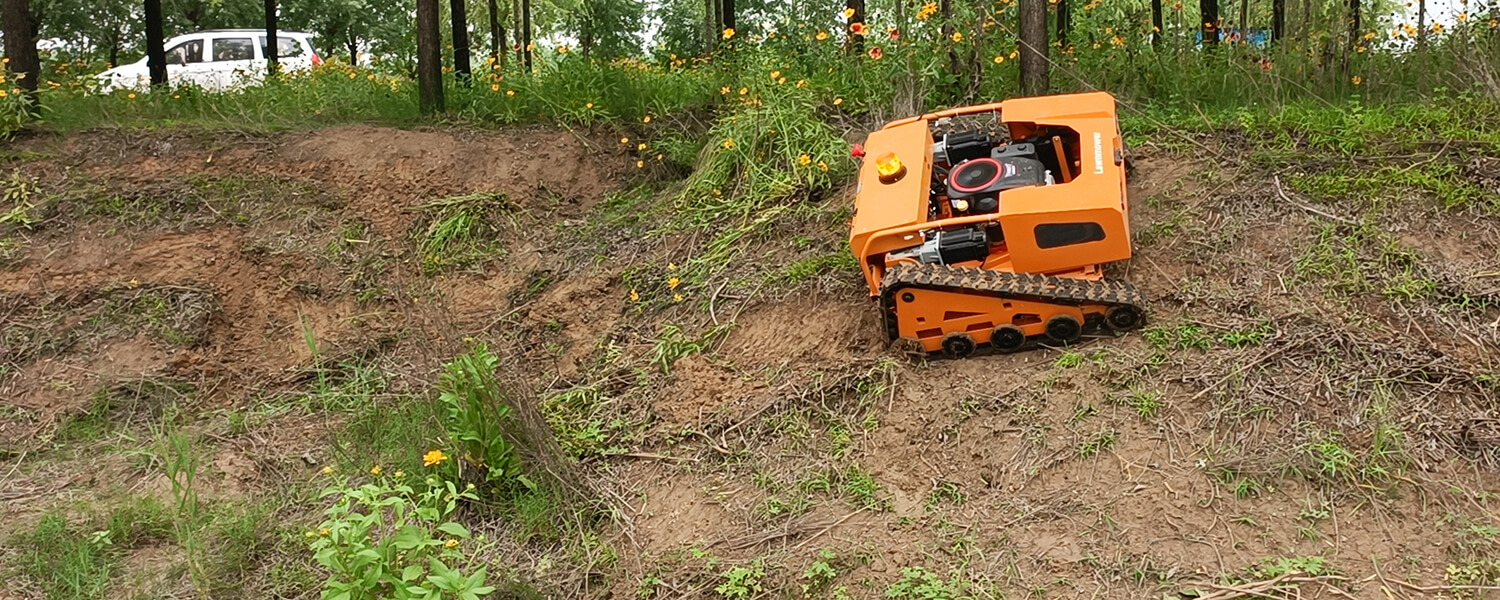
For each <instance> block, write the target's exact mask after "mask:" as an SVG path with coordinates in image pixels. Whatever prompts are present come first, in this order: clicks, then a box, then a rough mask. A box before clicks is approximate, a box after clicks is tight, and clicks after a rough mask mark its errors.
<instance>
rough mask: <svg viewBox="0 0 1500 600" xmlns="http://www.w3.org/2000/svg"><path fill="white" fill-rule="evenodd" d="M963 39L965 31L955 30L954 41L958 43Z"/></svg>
mask: <svg viewBox="0 0 1500 600" xmlns="http://www.w3.org/2000/svg"><path fill="white" fill-rule="evenodd" d="M962 41H964V32H962V31H955V32H953V43H955V44H957V43H960V42H962Z"/></svg>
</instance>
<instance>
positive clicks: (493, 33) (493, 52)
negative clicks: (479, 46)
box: [489, 0, 505, 67]
mask: <svg viewBox="0 0 1500 600" xmlns="http://www.w3.org/2000/svg"><path fill="white" fill-rule="evenodd" d="M489 9H490V60H492V61H494V62H495V65H496V66H500V67H504V66H505V30H504V29H501V28H500V2H499V1H498V0H490V5H489Z"/></svg>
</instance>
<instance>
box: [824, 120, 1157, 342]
mask: <svg viewBox="0 0 1500 600" xmlns="http://www.w3.org/2000/svg"><path fill="white" fill-rule="evenodd" d="M986 113H989V114H986ZM990 114H992V115H994V117H995V118H994V121H995V122H998V124H999V126H1000V127H1003V128H1005V129H1008V133H1009V134H1010V139H1014V140H1021V139H1025V138H1033V136H1041V137H1042V138H1044V139H1046V142H1045V143H1044V144H1038V145H1037V150H1036V151H1037V153H1038V154H1041V153H1042V152H1047V153H1051V156H1050V157H1049V158H1051V157H1057V160H1056V163H1054V165H1055V166H1057V167H1058V168H1057V169H1056V171H1057V172H1055V173H1051V174H1052V176H1053V179H1054V183H1052V184H1050V185H1031V186H1024V187H1013V188H1010V189H1003V190H1002V191H1000V192H998V194H997V195H998V202H999V206H998V209H997V210H995V211H994V212H989V213H983V214H961V215H959V216H954V215H952V214H951V212H956V211H949V209H948V206H947V203H946V201H944V202H939V203H937V204H936V205H935V206H941V207H942V209H941V210H940V211H939V214H937V215H936V216H935V217H930V213H929V206H930V205H934V204H933V202H934V201H933V200H932V198H934V197H937V198H944V199H945V198H946V197H944V196H941V195H940V194H941V191H939V192H932V190H933V189H934V181H933V173H934V169H935V167H936V166H937V165H935V164H934V163H935V159H934V156H933V151H934V146H935V142H934V135H933V126H934V122H936V121H938V120H940V119H945V118H948V117H960V116H964V115H977V116H978V117H988V116H989V115H990ZM1034 139H1035V138H1034ZM1064 140H1068V141H1066V142H1065V141H1064ZM1064 146H1067V148H1066V149H1064ZM865 151H866V153H867V155H868V156H870V157H872V158H873V157H878V156H883V155H885V154H886V153H895V155H896V156H897V157H898V158H899V159H900V160H901V162H902V163H903V164H904V165H905V167H906V173H905V175H904V176H903V177H900V178H899V179H896V180H895V181H890V180H889V179H887V180H884V181H883V180H882V179H881V176H880V173H879V172H878V170H877V168H876V164H875V163H876V161H875V160H866V161H864V164H863V165H862V167H861V169H860V173H859V187H858V191H857V195H856V202H855V213H854V217H853V219H852V220H851V222H850V237H849V241H850V246H851V250H852V251H853V253H854V255H855V257H856V258H857V259H859V262H860V266H861V270H862V272H863V275H864V277H865V280H866V283H867V284H868V285H869V291H870V295H871V296H878V295H879V294H880V293H881V280H882V278H883V277H884V274H885V271H886V269H887V266H888V265H889V264H890V263H891V262H892V261H894V260H912V259H911V258H907V257H902V258H899V259H897V258H892V257H891V256H890V254H891V253H893V252H905V253H910V252H912V251H914V249H916V248H917V247H919V246H921V245H922V244H923V242H924V241H925V240H927V239H928V236H930V235H931V233H932V232H935V231H939V230H953V229H957V228H961V227H973V226H975V225H979V226H980V227H981V228H985V230H992V229H993V225H992V224H998V225H999V231H1000V232H1003V241H999V242H992V243H991V246H990V250H989V252H990V254H989V256H988V257H987V258H985V259H984V260H982V261H979V260H974V261H970V262H969V263H967V264H958V265H955V266H970V267H979V268H984V269H989V270H996V271H1008V272H1015V273H1038V274H1046V275H1052V276H1058V277H1071V278H1079V279H1090V280H1094V279H1099V278H1100V276H1101V270H1100V268H1099V266H1100V265H1102V264H1104V263H1107V262H1112V261H1118V260H1124V259H1127V258H1130V255H1131V244H1130V224H1129V219H1128V210H1129V207H1128V204H1127V199H1126V184H1125V170H1124V147H1123V141H1122V139H1121V137H1120V132H1119V125H1118V121H1117V118H1116V111H1115V101H1114V97H1113V96H1110V95H1109V94H1107V93H1104V92H1093V93H1085V94H1068V95H1059V96H1043V97H1033V98H1018V99H1012V100H1006V101H1004V102H999V103H994V104H985V105H980V106H970V107H962V108H955V109H950V110H945V111H940V112H935V113H929V114H925V115H921V116H916V117H908V118H905V119H899V120H896V121H892V122H890V123H889V124H887V125H886V126H885V127H884V128H882V129H880V130H878V131H875V132H872V133H871V134H870V135H869V137H868V138H867V140H866V143H865ZM1059 154H1061V156H1059ZM1049 172H1050V171H1049ZM1060 231H1066V232H1086V233H1083V234H1077V235H1076V236H1074V237H1068V236H1067V235H1064V234H1062V233H1059V232H1060ZM1059 236H1061V237H1059ZM1059 240H1062V242H1061V243H1060V242H1059ZM1049 246H1050V247H1049ZM1104 310H1105V307H1103V306H1082V307H1080V306H1076V305H1063V304H1058V305H1053V304H1047V303H1043V302H1025V301H1019V300H1014V299H1005V298H997V297H992V296H983V295H978V294H965V293H959V292H951V291H938V290H919V291H915V292H914V294H913V298H912V300H910V301H903V302H899V303H897V305H896V307H895V319H896V328H897V329H898V330H899V334H900V335H899V337H901V338H907V339H915V340H918V341H920V342H922V345H923V346H924V347H925V348H926V349H927V350H929V351H936V350H937V349H938V346H939V344H940V343H941V340H942V338H943V336H944V335H945V334H948V333H953V332H965V333H968V334H969V335H971V336H972V337H973V338H974V341H975V342H977V343H985V342H987V341H988V340H989V337H990V331H991V330H992V329H993V328H994V327H995V326H997V325H1002V324H1014V325H1016V326H1019V327H1021V329H1022V330H1023V331H1024V332H1025V333H1026V334H1027V335H1028V336H1031V335H1039V334H1041V333H1042V328H1043V323H1045V322H1046V321H1047V319H1048V318H1050V317H1051V316H1054V315H1059V314H1067V315H1071V316H1073V317H1075V318H1078V319H1080V320H1082V319H1084V317H1085V316H1087V315H1090V314H1094V313H1099V314H1102V313H1103V312H1104Z"/></svg>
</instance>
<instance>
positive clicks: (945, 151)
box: [894, 124, 1054, 265]
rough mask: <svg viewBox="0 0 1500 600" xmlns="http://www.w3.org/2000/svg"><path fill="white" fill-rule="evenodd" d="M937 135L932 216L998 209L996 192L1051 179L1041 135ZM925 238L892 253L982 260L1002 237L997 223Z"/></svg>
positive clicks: (924, 259) (933, 259)
mask: <svg viewBox="0 0 1500 600" xmlns="http://www.w3.org/2000/svg"><path fill="white" fill-rule="evenodd" d="M944 125H945V124H944ZM940 131H941V130H940ZM935 135H936V137H937V139H936V140H934V143H933V170H932V171H933V172H932V179H933V181H932V189H931V194H930V196H931V197H930V203H929V205H928V218H929V219H930V220H937V219H940V218H944V217H961V216H966V215H977V214H987V213H994V212H998V211H999V210H1000V192H1003V191H1005V190H1009V189H1014V188H1018V187H1024V186H1035V185H1051V184H1053V183H1054V180H1053V178H1052V171H1051V170H1050V169H1049V168H1048V165H1047V163H1046V162H1044V161H1043V157H1042V155H1040V154H1038V152H1037V144H1038V143H1041V142H1042V139H1041V138H1038V139H1035V140H1022V141H1012V140H1009V139H1008V138H1005V137H1001V136H997V135H994V134H991V133H990V132H987V131H984V130H978V129H975V130H964V131H947V132H938V133H935ZM923 237H924V239H923V242H922V245H921V246H919V247H917V248H912V249H910V250H907V251H904V252H899V253H895V254H894V256H895V257H899V258H911V259H915V260H917V261H918V262H921V263H925V264H949V265H951V264H955V263H961V262H967V261H973V260H984V259H985V258H986V257H988V256H989V254H990V247H991V246H992V245H995V244H1000V243H1002V242H1004V241H1005V233H1004V232H1003V231H1001V229H1000V225H999V224H998V223H990V224H988V225H984V226H970V227H959V228H953V229H947V230H938V231H930V232H927V233H926V234H925V235H924V236H923Z"/></svg>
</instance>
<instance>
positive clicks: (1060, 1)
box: [1057, 0, 1073, 50]
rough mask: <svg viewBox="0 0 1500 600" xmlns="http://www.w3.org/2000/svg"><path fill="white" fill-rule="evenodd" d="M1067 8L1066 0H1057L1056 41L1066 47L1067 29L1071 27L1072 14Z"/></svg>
mask: <svg viewBox="0 0 1500 600" xmlns="http://www.w3.org/2000/svg"><path fill="white" fill-rule="evenodd" d="M1071 12H1072V11H1070V10H1068V0H1057V43H1058V44H1059V45H1060V46H1061V47H1062V48H1063V49H1064V50H1066V49H1067V48H1068V29H1071V28H1072V20H1073V15H1072V14H1071Z"/></svg>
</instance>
